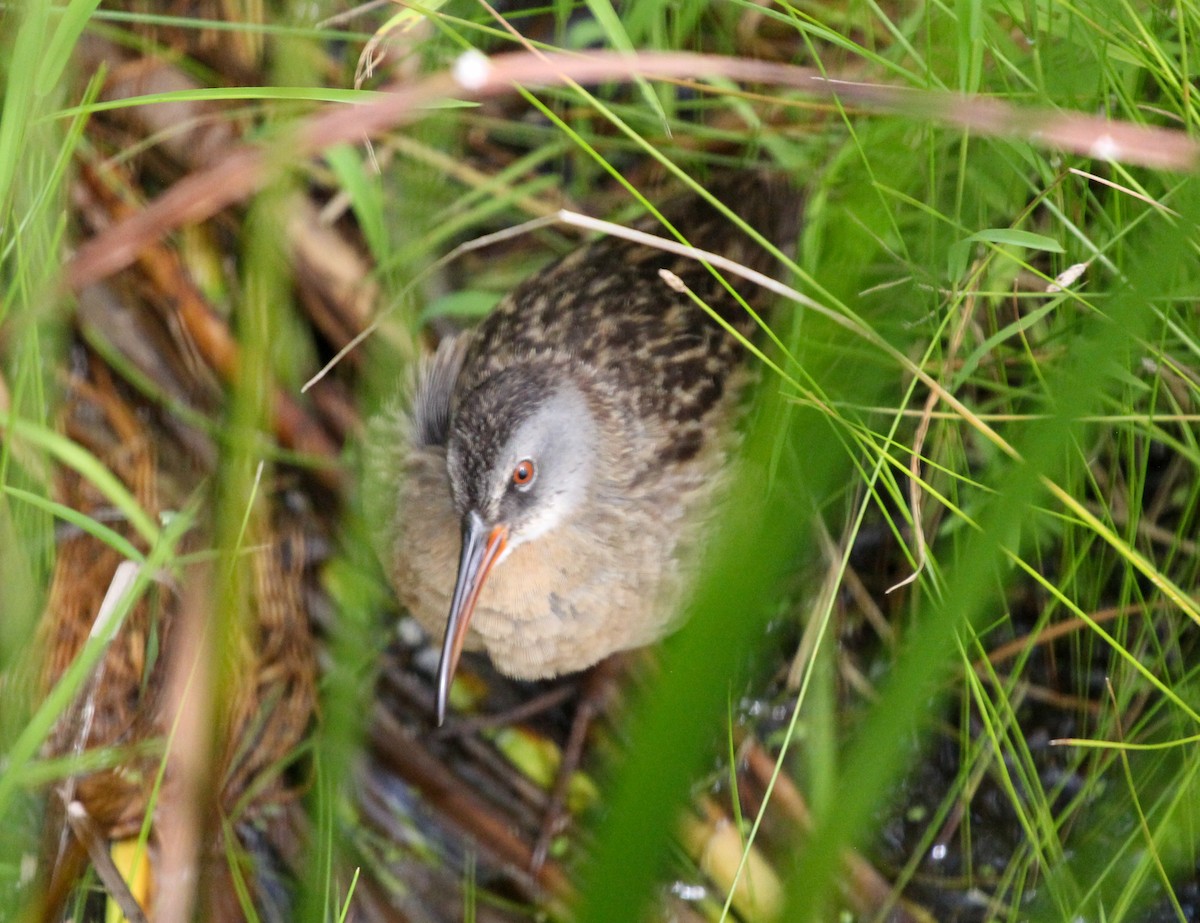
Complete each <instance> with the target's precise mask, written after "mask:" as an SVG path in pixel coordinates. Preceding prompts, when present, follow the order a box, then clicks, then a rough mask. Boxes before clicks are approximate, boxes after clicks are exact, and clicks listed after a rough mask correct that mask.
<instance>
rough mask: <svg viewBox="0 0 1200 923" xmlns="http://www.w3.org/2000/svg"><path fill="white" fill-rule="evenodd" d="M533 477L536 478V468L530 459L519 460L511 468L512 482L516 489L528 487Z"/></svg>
mask: <svg viewBox="0 0 1200 923" xmlns="http://www.w3.org/2000/svg"><path fill="white" fill-rule="evenodd" d="M535 477H537V466H536V465H534V463H533V459H532V458H523V459H521V460H520V461H519V462H517V466H516V467H515V468H513V473H512V482H513V484H514V485H515V486H517V487H528V486H529V485H530V484H532V483H533V479H534V478H535Z"/></svg>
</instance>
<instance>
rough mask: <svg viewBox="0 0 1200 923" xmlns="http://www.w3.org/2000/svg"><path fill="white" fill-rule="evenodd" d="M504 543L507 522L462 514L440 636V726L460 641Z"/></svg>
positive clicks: (501, 552)
mask: <svg viewBox="0 0 1200 923" xmlns="http://www.w3.org/2000/svg"><path fill="white" fill-rule="evenodd" d="M507 546H508V526H506V525H503V524H501V525H497V526H492V527H491V528H490V529H489V528H488V526H487V524H486V523H485V522H484V521H483V517H481V516H480V515H479V514H478V513H476V512H475V511H474V510H471V511H470V512H468V513H467V515H466V516H464V517H463V522H462V554H461V555H460V556H459V559H458V580H457V581H456V582H455V584H454V596H453V597H452V598H451V600H450V617H449V618H448V619H447V620H446V635H445V637H444V638H443V639H442V657H441V659H440V660H439V661H438V672H437V723H438V726H439V727H440V726H441V724H442V721H444V720H445V718H446V704H447V702H448V701H449V699H450V683H451V682H452V681H453V680H454V671H455V670H457V669H458V658H459V657H460V656H462V649H463V642H464V641H465V640H466V638H467V629H468V628H469V627H470V625H471V615H472V614H473V613H474V612H475V603H476V602H478V601H479V593H480V591H481V590H483V583H484V581H485V580H487V575H488V573H489V572H490V571H491V569H492V566H493V565H494V564H495V563H496V561H498V560H499V558H500V555H502V554H503V553H504V549H505V548H506V547H507Z"/></svg>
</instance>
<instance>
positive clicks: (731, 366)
mask: <svg viewBox="0 0 1200 923" xmlns="http://www.w3.org/2000/svg"><path fill="white" fill-rule="evenodd" d="M708 188H709V190H710V191H711V192H712V193H713V195H714V196H715V197H716V198H718V199H719V200H722V201H725V202H728V203H730V205H731V207H732V208H733V209H734V210H735V211H736V212H737V213H738V215H739V216H740V217H741V218H742V219H743V220H744V222H745V223H746V224H748V225H749V226H751V227H754V228H756V229H758V230H759V231H760V232H764V233H766V235H767V236H768V237H769V238H773V239H775V240H781V239H784V238H786V237H787V236H789V235H790V234H791V233H794V225H795V222H796V217H797V208H796V205H795V201H796V196H795V195H794V194H792V193H791V190H790V187H789V184H788V183H787V181H786V180H785V179H783V178H781V177H778V176H774V175H770V174H767V173H765V172H762V171H742V172H739V173H731V174H726V175H724V176H720V177H718V178H717V179H715V180H714V181H713V182H711V183H710V184H709V186H708ZM661 214H662V216H663V218H665V219H666V221H667V222H669V223H670V225H672V226H673V227H675V228H676V229H677V230H678V231H679V232H680V233H681V234H682V235H683V236H684V238H685V239H686V241H687V243H688V244H690V245H691V246H693V247H696V248H698V249H701V250H706V251H709V252H713V253H716V254H719V255H721V256H724V257H727V258H729V259H732V260H734V261H736V262H738V263H740V264H742V265H746V266H748V267H749V268H752V269H756V270H759V271H764V270H767V269H769V267H770V266H771V264H772V262H773V257H771V256H770V255H769V254H768V252H767V251H766V250H765V249H764V248H763V247H762V246H761V245H760V244H759V243H757V242H755V241H754V240H752V239H751V237H750V236H749V235H747V234H746V233H745V231H744V230H743V229H741V228H740V227H739V226H738V225H737V224H736V223H735V222H733V221H731V220H730V219H729V218H728V217H727V216H726V215H725V214H723V213H722V212H721V211H720V210H719V209H717V208H715V207H714V206H713V205H712V204H711V203H710V202H709V201H707V200H706V199H705V198H704V197H703V196H701V195H699V194H698V193H696V192H694V191H692V192H685V193H682V194H680V195H677V196H675V197H674V198H671V199H668V200H667V201H666V203H665V204H664V205H663V206H662V208H661ZM635 228H637V229H640V230H643V231H649V232H651V233H654V234H655V236H666V232H665V231H663V230H662V224H661V223H660V222H659V221H658V220H657V219H654V218H647V219H645V220H643V221H642V222H640V223H639V224H637V225H635ZM664 271H665V273H664ZM668 282H670V283H672V284H668ZM733 283H734V284H733V288H734V289H735V290H736V291H738V292H739V293H740V294H742V295H743V296H744V298H745V299H746V301H747V302H748V304H749V305H750V306H754V307H758V306H761V305H762V304H763V302H764V294H765V293H764V291H763V290H762V289H760V288H759V287H757V286H755V285H752V284H750V283H747V282H745V281H743V280H740V279H734V280H733ZM689 290H690V291H691V292H692V293H694V295H695V296H696V298H698V299H699V300H700V301H701V302H703V304H704V305H707V306H708V307H709V308H710V309H711V311H712V314H714V315H715V317H714V316H712V315H710V313H709V312H708V311H706V310H705V309H704V307H703V306H702V305H701V304H698V303H697V301H696V299H694V298H692V297H691V296H689V294H688V291H689ZM718 318H719V320H718ZM722 322H723V323H722ZM756 326H757V325H756V322H755V319H754V317H753V316H752V315H751V313H750V312H749V311H747V310H746V307H745V306H744V305H743V304H742V303H741V302H740V301H739V299H738V298H737V297H735V296H734V295H732V294H731V293H730V290H729V289H728V288H727V287H726V286H725V284H724V283H722V281H721V280H720V279H718V277H717V276H716V275H714V273H713V272H712V271H711V270H710V269H709V268H708V267H707V266H706V265H704V264H703V263H701V262H700V261H698V260H696V259H694V258H691V257H688V256H684V255H680V254H677V253H669V252H664V251H663V250H662V249H660V248H658V247H655V246H652V245H649V244H647V243H643V242H640V241H635V240H629V239H625V238H623V237H620V236H607V237H602V238H600V239H597V240H594V241H592V242H590V243H586V244H584V245H582V246H580V247H579V248H577V249H576V250H574V251H572V252H570V253H568V254H567V255H566V256H565V257H563V258H562V259H560V260H558V261H557V262H554V263H552V264H551V265H549V266H547V267H546V268H544V269H542V270H540V271H537V272H535V273H534V274H533V275H532V276H530V277H529V278H527V279H525V280H524V281H523V282H521V283H520V284H519V285H517V287H516V288H515V289H513V290H512V291H511V292H510V293H509V294H508V295H507V296H506V297H504V298H503V299H502V300H501V301H500V302H499V303H498V305H497V306H496V307H495V308H494V309H493V311H492V312H491V313H490V314H489V315H487V316H486V318H485V319H483V320H482V321H481V322H480V323H479V324H478V325H477V326H476V327H474V328H472V329H467V330H465V331H463V332H461V333H458V334H456V335H453V336H450V337H446V338H444V339H443V340H442V342H441V343H440V344H439V346H438V348H437V349H436V351H435V352H434V353H433V355H432V357H431V358H430V359H428V360H427V361H425V362H424V363H423V365H422V367H421V368H420V370H419V372H418V374H417V376H416V383H415V387H414V386H410V387H409V388H407V389H404V393H403V394H402V395H401V397H400V398H399V399H398V400H397V401H396V403H395V404H394V406H393V407H392V408H390V409H389V410H387V411H385V412H384V413H383V414H381V415H380V416H379V417H378V418H377V419H376V420H375V421H372V423H371V435H370V436H369V437H368V440H369V442H370V444H371V448H370V449H369V452H368V466H369V469H370V471H369V472H368V474H367V478H368V480H369V481H370V482H371V483H373V484H374V485H375V487H374V488H373V489H372V490H371V496H370V497H369V499H368V504H369V506H370V507H371V512H372V515H374V517H375V518H376V519H377V520H379V521H381V522H382V525H381V526H379V527H378V528H377V530H376V531H377V534H378V539H377V541H378V543H379V546H380V555H381V559H382V561H383V565H384V568H385V570H386V571H387V572H388V575H389V577H390V579H391V582H392V584H393V585H394V587H395V589H396V592H397V595H398V596H399V599H400V601H401V602H402V603H403V604H404V605H405V606H406V607H407V609H408V610H409V611H410V612H411V613H412V615H413V616H415V618H416V619H417V621H418V622H419V623H420V624H421V625H422V626H423V627H424V628H425V630H426V631H427V632H429V634H430V636H431V638H432V639H436V640H438V641H440V644H441V653H440V658H439V662H438V670H437V678H436V717H437V723H438V725H439V726H440V725H441V724H442V723H443V721H444V719H445V715H446V709H447V702H448V698H449V690H450V685H451V681H452V679H453V677H454V674H455V671H456V669H457V666H458V663H459V659H460V656H461V654H462V652H463V650H464V649H474V650H478V649H483V650H485V651H486V652H487V654H488V656H489V657H490V658H491V660H492V662H493V664H494V665H495V666H496V667H497V668H498V669H499V671H500V672H502V673H504V674H507V675H509V676H511V677H514V678H516V679H523V680H533V679H546V678H551V677H554V676H558V675H562V674H568V673H574V672H577V671H581V670H584V669H586V668H588V667H590V666H592V665H593V664H596V663H597V662H599V661H601V660H602V659H604V658H606V657H608V656H609V655H610V654H614V653H617V652H620V651H624V650H628V649H632V648H639V647H643V646H645V645H648V644H651V643H652V642H654V641H656V640H658V639H659V638H661V637H662V636H663V635H665V634H666V633H667V632H669V631H671V630H672V629H673V628H674V627H675V626H676V624H677V623H678V621H679V613H680V610H681V609H682V601H683V599H684V594H685V593H686V589H687V586H688V584H689V582H690V579H691V578H692V576H693V575H694V573H695V569H696V563H695V562H696V561H697V560H698V556H699V553H700V551H701V550H702V548H703V545H704V537H705V535H706V533H707V531H708V530H709V528H710V524H711V521H712V510H713V509H714V506H715V501H716V498H717V497H718V496H719V495H720V492H721V484H722V482H723V475H724V473H725V471H726V470H727V469H728V467H729V466H728V461H729V457H730V453H731V452H732V451H733V449H734V447H735V444H736V440H737V436H736V420H737V418H738V415H739V409H740V407H741V406H742V405H743V404H744V399H743V394H744V392H745V389H746V386H747V384H748V382H749V381H750V380H751V379H752V377H753V374H752V372H751V370H750V366H751V364H752V363H750V362H748V361H747V355H748V353H747V350H746V349H745V345H744V338H745V337H748V336H752V335H753V333H754V331H755V328H756Z"/></svg>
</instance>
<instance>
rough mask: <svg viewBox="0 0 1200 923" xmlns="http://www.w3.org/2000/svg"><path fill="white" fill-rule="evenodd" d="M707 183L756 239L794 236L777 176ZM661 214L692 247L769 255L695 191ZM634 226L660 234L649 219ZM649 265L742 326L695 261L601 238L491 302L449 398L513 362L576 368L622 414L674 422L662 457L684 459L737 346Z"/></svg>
mask: <svg viewBox="0 0 1200 923" xmlns="http://www.w3.org/2000/svg"><path fill="white" fill-rule="evenodd" d="M713 191H714V194H716V195H717V197H718V198H720V199H722V200H723V201H726V202H728V203H729V204H730V206H731V207H732V208H733V209H734V210H735V211H736V212H737V213H738V214H739V215H741V216H742V217H743V219H744V221H745V222H746V223H747V224H749V225H750V226H752V227H755V228H756V229H758V230H759V231H760V232H762V233H763V234H764V235H765V236H766V237H767V238H768V239H771V240H775V241H782V240H784V239H785V238H786V237H787V236H790V235H791V234H792V233H794V229H795V224H796V220H797V218H796V216H797V215H798V213H799V206H798V202H799V197H798V196H797V195H796V194H795V193H792V192H790V191H789V190H788V189H787V187H786V184H785V182H784V181H782V180H780V179H778V178H770V177H766V176H763V175H761V174H739V175H736V176H729V177H724V178H722V179H721V180H719V181H718V182H717V183H715V184H714V186H713ZM662 213H663V215H664V217H665V218H666V219H667V220H668V221H670V222H671V224H672V225H673V226H674V227H675V228H676V229H677V230H678V231H679V232H680V233H682V234H683V235H684V236H685V237H686V238H687V239H688V242H689V243H690V244H692V245H693V246H695V247H698V248H700V249H703V250H708V251H711V252H713V253H718V254H720V255H722V256H725V257H728V258H729V259H732V260H735V261H737V262H740V263H742V264H744V265H747V266H749V267H750V268H752V269H756V270H758V271H769V270H770V268H771V265H772V263H773V258H772V257H771V256H770V255H769V254H768V253H767V252H766V251H765V250H764V249H763V248H762V247H761V246H760V245H759V244H757V243H756V242H755V241H753V240H752V239H751V238H750V237H749V236H748V235H747V234H746V233H745V232H744V231H743V230H742V229H741V228H739V227H738V226H737V225H736V224H735V223H733V222H732V221H730V220H729V219H728V218H727V217H726V216H725V215H723V214H721V213H720V212H719V211H718V210H717V209H716V208H714V207H713V206H711V205H709V204H708V203H707V202H705V201H704V200H702V199H701V198H700V197H698V196H696V195H694V194H688V195H685V196H681V197H678V198H676V199H673V200H671V201H669V202H668V203H667V204H666V205H665V206H664V207H663V209H662ZM638 228H639V229H640V230H645V231H648V232H650V233H654V234H655V235H656V236H663V237H666V236H667V232H666V231H665V230H664V229H663V228H662V226H661V224H660V223H659V222H658V221H657V220H656V219H651V218H647V219H645V220H643V221H642V222H639V224H638ZM661 269H668V270H670V271H671V272H673V273H675V275H677V276H679V277H680V279H682V280H683V282H684V284H685V285H687V287H688V288H689V289H691V290H692V291H693V292H694V293H695V294H696V295H697V297H699V298H700V299H701V300H702V301H704V303H705V304H707V305H708V306H709V307H711V308H712V309H713V310H714V311H716V312H717V314H718V315H720V316H721V317H722V318H724V319H725V320H727V321H728V322H729V323H730V324H731V326H733V327H734V329H736V330H738V331H739V332H740V333H742V334H743V335H749V334H751V333H752V332H753V327H754V323H753V320H752V319H751V318H750V317H749V315H748V314H747V313H746V311H745V310H744V308H743V307H742V306H741V304H740V303H739V302H738V301H737V299H736V298H735V297H734V296H733V295H731V294H730V293H729V291H728V290H727V289H726V288H725V287H724V286H723V285H722V284H721V282H720V281H719V280H718V279H717V278H716V277H715V276H713V274H712V273H711V272H710V271H709V269H708V268H707V267H705V266H704V265H703V264H702V263H700V262H698V261H697V260H694V259H690V258H688V257H683V256H678V255H675V254H671V253H667V252H665V251H662V250H659V249H657V248H654V247H651V246H648V245H643V244H636V243H632V242H630V241H627V240H624V239H622V238H619V237H606V238H603V239H601V240H598V241H595V242H594V243H591V244H589V245H587V246H585V247H583V248H581V249H580V250H577V251H575V252H574V253H572V254H570V255H569V256H567V257H566V258H564V259H563V260H561V261H559V262H558V263H555V264H553V265H551V266H549V267H547V268H546V269H544V270H542V271H541V272H539V273H536V274H535V275H534V276H532V277H531V278H529V279H527V280H526V281H525V282H524V283H522V284H521V285H520V286H518V287H517V288H516V289H515V290H514V291H513V292H512V293H511V294H510V295H509V296H508V297H506V298H505V299H504V300H503V301H502V302H501V303H500V304H499V305H498V306H497V308H496V310H495V311H493V313H492V314H491V315H489V316H488V317H487V318H486V319H485V320H484V321H483V323H482V324H481V325H480V326H479V327H478V328H477V329H476V331H475V333H474V335H473V337H472V342H471V345H470V347H469V352H468V353H467V356H466V359H465V363H464V366H463V367H464V369H465V372H464V374H463V375H462V377H461V379H460V381H459V383H458V392H457V394H458V395H459V396H461V395H463V394H465V393H467V392H468V391H470V390H472V389H474V388H475V387H476V386H478V384H479V383H480V382H482V381H484V380H487V379H488V378H491V377H492V376H493V375H495V374H497V373H498V372H500V371H502V370H503V369H505V368H508V367H510V366H512V365H513V364H514V363H525V362H534V363H542V362H549V363H551V364H557V365H567V366H574V367H586V368H587V369H588V370H589V374H588V375H587V376H586V379H587V380H588V381H592V382H596V383H597V384H598V385H599V386H600V387H607V388H609V389H611V390H612V391H613V392H614V394H616V395H618V399H623V401H624V404H625V406H626V414H627V418H628V419H629V420H630V421H640V422H642V423H657V424H659V425H662V426H667V427H671V428H675V429H676V430H677V435H678V438H677V439H675V440H674V441H673V442H671V443H670V448H669V449H668V450H667V454H666V456H664V457H663V458H662V459H661V461H662V462H664V463H670V462H672V461H685V460H687V459H688V458H689V457H691V456H692V455H694V454H695V453H696V452H697V451H699V449H700V448H701V446H702V443H703V430H704V423H705V419H706V418H707V416H708V414H709V412H710V411H711V410H713V409H714V408H717V407H719V406H721V405H722V399H723V397H724V396H725V395H726V394H727V392H728V391H729V389H730V386H731V385H732V381H731V380H730V375H731V373H732V372H733V371H734V370H735V369H736V368H737V366H738V365H739V364H740V358H741V357H740V352H739V351H740V349H741V347H740V346H739V344H738V343H737V341H736V338H735V337H734V336H732V335H731V334H730V333H729V332H728V331H726V330H724V329H723V328H722V327H721V326H720V325H719V324H717V323H716V322H714V321H713V319H712V318H711V317H709V316H708V314H707V313H706V312H705V311H704V310H703V309H702V308H700V307H699V306H698V305H697V304H695V302H693V301H692V299H691V298H689V297H688V296H687V295H686V294H682V293H680V292H677V291H674V290H672V289H671V288H670V287H669V286H668V285H667V283H666V282H665V281H664V280H663V279H662V277H661V276H660V274H659V271H660V270H661ZM730 281H731V282H732V283H733V284H734V287H735V288H736V290H737V291H738V292H739V293H741V294H742V296H743V297H744V298H746V300H747V302H748V303H749V304H750V305H751V306H754V305H755V304H762V302H763V300H764V299H763V294H764V293H763V291H762V290H761V289H760V288H759V287H758V286H755V285H753V284H751V283H749V282H746V281H744V280H737V279H731V280H730ZM647 382H652V383H653V384H652V385H651V386H647ZM619 396H623V398H620V397H619ZM456 399H457V398H456Z"/></svg>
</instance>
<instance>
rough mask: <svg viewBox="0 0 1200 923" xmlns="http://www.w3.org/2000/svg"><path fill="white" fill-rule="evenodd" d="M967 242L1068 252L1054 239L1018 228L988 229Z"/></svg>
mask: <svg viewBox="0 0 1200 923" xmlns="http://www.w3.org/2000/svg"><path fill="white" fill-rule="evenodd" d="M967 240H978V241H982V242H983V243H986V244H1007V245H1008V246H1012V247H1025V248H1026V249H1028V250H1045V251H1046V252H1047V253H1065V252H1066V251H1065V250H1064V249H1063V245H1062V244H1060V243H1059V242H1058V241H1057V240H1055V239H1054V238H1053V237H1047V236H1046V235H1045V234H1035V233H1033V231H1019V230H1017V229H1016V228H987V229H985V230H982V231H976V232H975V233H974V234H972V235H971V236H970V237H968V238H967Z"/></svg>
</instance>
